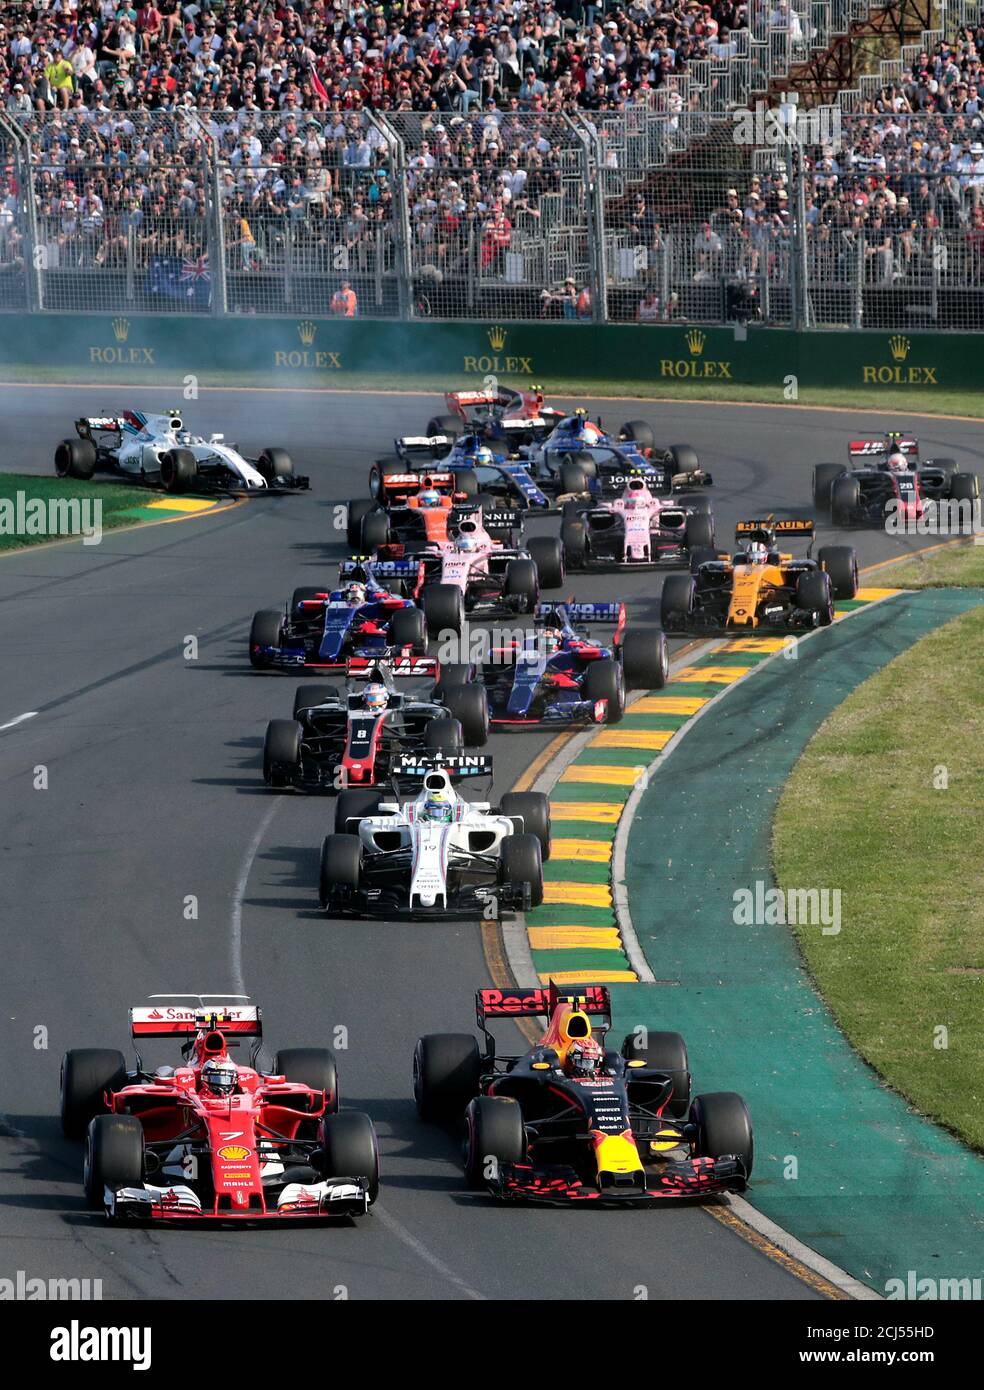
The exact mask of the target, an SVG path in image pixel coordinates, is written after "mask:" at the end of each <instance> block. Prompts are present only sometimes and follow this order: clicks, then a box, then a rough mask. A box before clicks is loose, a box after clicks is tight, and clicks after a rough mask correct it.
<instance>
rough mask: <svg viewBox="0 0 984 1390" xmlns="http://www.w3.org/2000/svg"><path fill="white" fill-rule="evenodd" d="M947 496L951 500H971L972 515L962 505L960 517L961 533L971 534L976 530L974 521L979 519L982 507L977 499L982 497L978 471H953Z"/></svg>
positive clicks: (964, 534)
mask: <svg viewBox="0 0 984 1390" xmlns="http://www.w3.org/2000/svg"><path fill="white" fill-rule="evenodd" d="M947 497H948V498H949V499H950V501H951V502H969V503H970V509H971V511H970V517H969V518H968V517H967V516H966V515H965V513H966V511H967V508H966V507H961V508H960V509H959V511H960V517H959V528H958V530H959V534H960V535H963V536H969V535H971V534H972V532H973V530H974V522H975V521H976V520H977V517H978V514H979V511H980V508H979V507H978V505H977V499H978V498H979V497H980V484H979V483H978V481H977V474H976V473H953V474H951V476H950V486H949V487H948V488H947ZM951 529H952V528H951Z"/></svg>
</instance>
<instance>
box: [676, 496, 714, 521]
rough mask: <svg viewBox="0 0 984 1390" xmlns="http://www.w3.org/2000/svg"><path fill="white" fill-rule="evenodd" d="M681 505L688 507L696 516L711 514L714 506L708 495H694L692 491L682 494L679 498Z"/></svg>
mask: <svg viewBox="0 0 984 1390" xmlns="http://www.w3.org/2000/svg"><path fill="white" fill-rule="evenodd" d="M679 501H680V505H681V507H689V508H690V510H691V511H692V512H694V513H695V515H697V516H711V515H713V512H714V506H713V503H712V502H711V499H710V498H709V497H694V496H693V494H692V493H688V494H687V495H686V496H682V495H681V497H680V499H679Z"/></svg>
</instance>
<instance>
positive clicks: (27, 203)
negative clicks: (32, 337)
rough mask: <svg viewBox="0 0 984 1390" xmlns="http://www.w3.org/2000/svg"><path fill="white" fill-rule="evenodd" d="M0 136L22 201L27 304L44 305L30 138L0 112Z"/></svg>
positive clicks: (28, 305) (32, 305)
mask: <svg viewBox="0 0 984 1390" xmlns="http://www.w3.org/2000/svg"><path fill="white" fill-rule="evenodd" d="M0 135H5V136H6V137H7V139H9V140H10V141H11V143H12V144H13V147H14V157H15V160H16V164H17V185H18V190H19V193H20V197H21V200H22V207H23V209H24V220H25V228H24V231H25V236H24V241H25V246H24V250H25V256H24V286H25V290H26V295H27V307H28V308H29V309H32V310H38V309H43V308H44V282H43V280H42V272H43V265H42V260H43V256H42V254H41V243H40V241H39V239H38V215H37V204H36V202H35V196H34V169H33V167H32V164H31V141H30V137H29V136H28V135H26V134H25V132H24V131H22V130H21V129H20V127H19V126H18V125H17V123H16V121H12V120H10V119H9V118H8V117H7V116H5V115H4V114H3V112H2V111H0Z"/></svg>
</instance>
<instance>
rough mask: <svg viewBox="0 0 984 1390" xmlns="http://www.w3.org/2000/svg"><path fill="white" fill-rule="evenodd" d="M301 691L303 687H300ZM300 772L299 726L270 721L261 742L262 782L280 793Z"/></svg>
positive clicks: (291, 723)
mask: <svg viewBox="0 0 984 1390" xmlns="http://www.w3.org/2000/svg"><path fill="white" fill-rule="evenodd" d="M302 689H303V687H302ZM300 770H301V726H300V724H298V722H297V720H296V719H271V720H270V722H269V724H268V725H267V729H266V737H265V738H264V740H263V780H264V782H265V783H266V784H267V786H268V787H274V788H275V789H276V790H277V791H282V790H283V789H284V787H289V786H291V785H292V784H293V781H294V777H295V776H296V774H297V773H298V772H300Z"/></svg>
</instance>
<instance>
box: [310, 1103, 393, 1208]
mask: <svg viewBox="0 0 984 1390" xmlns="http://www.w3.org/2000/svg"><path fill="white" fill-rule="evenodd" d="M321 1150H322V1159H321V1174H322V1177H325V1178H365V1179H366V1180H367V1182H368V1185H369V1201H370V1202H374V1201H375V1200H376V1198H377V1197H378V1196H379V1147H378V1145H377V1143H376V1131H375V1130H374V1129H373V1126H372V1120H370V1118H369V1116H368V1115H363V1114H362V1113H361V1111H358V1110H346V1111H344V1112H343V1113H342V1114H341V1115H326V1116H325V1118H324V1119H323V1120H322V1122H321Z"/></svg>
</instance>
